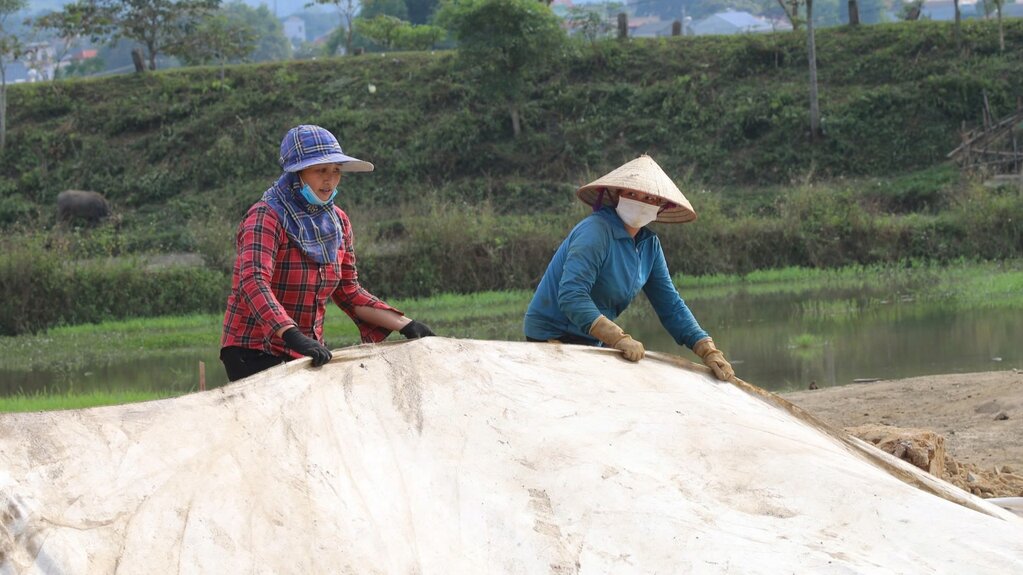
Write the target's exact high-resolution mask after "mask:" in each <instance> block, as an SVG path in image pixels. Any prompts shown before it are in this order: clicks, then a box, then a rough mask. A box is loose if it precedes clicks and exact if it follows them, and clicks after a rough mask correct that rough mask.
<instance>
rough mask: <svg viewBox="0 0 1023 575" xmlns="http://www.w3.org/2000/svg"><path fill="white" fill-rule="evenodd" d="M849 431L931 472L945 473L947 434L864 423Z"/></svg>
mask: <svg viewBox="0 0 1023 575" xmlns="http://www.w3.org/2000/svg"><path fill="white" fill-rule="evenodd" d="M846 431H848V432H849V433H851V434H853V435H855V436H856V437H859V438H860V439H862V440H864V441H867V442H869V443H873V444H874V445H875V446H877V448H878V449H880V450H882V451H885V452H887V453H891V454H892V455H894V456H895V457H898V458H899V459H902V460H905V461H908V462H910V463H912V464H913V465H915V466H917V467H919V468H920V469H923V470H924V471H926V472H928V473H930V474H931V475H934V476H936V477H941V476H942V475H943V474H944V472H945V438H944V437H942V436H941V435H938V434H937V433H934V432H933V431H931V430H928V429H908V428H899V427H892V426H890V425H861V426H859V427H854V428H850V429H847V430H846Z"/></svg>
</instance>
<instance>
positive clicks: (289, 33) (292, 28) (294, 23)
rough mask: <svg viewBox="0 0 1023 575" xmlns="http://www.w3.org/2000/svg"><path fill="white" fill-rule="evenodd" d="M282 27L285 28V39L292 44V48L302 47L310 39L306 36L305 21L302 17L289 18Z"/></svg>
mask: <svg viewBox="0 0 1023 575" xmlns="http://www.w3.org/2000/svg"><path fill="white" fill-rule="evenodd" d="M282 25H283V27H284V37H285V38H287V39H288V40H289V41H290V42H291V45H292V46H300V45H302V44H304V43H305V42H306V41H307V40H308V39H309V38H308V36H306V31H305V19H304V18H302V17H301V16H288V17H287V18H285V19H284V21H283V22H282Z"/></svg>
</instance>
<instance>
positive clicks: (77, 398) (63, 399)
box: [0, 391, 168, 413]
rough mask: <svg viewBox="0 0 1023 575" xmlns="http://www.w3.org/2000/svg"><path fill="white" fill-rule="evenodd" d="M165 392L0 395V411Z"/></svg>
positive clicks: (133, 399)
mask: <svg viewBox="0 0 1023 575" xmlns="http://www.w3.org/2000/svg"><path fill="white" fill-rule="evenodd" d="M165 397H168V395H167V394H161V393H156V392H149V391H116V392H105V391H93V392H89V393H64V394H44V393H38V394H32V395H21V394H19V395H14V396H10V397H0V413H10V412H24V411H52V410H55V409H84V408H87V407H99V406H101V405H121V404H124V403H138V402H140V401H151V400H154V399H163V398H165Z"/></svg>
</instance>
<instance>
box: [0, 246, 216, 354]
mask: <svg viewBox="0 0 1023 575" xmlns="http://www.w3.org/2000/svg"><path fill="white" fill-rule="evenodd" d="M66 254H67V250H66V248H65V249H62V248H61V246H59V245H54V244H52V243H51V244H50V245H47V243H46V242H45V241H44V238H42V237H31V238H30V239H29V241H27V242H26V241H25V239H24V238H21V241H19V242H18V243H13V242H8V245H6V246H4V250H3V253H2V254H0V290H2V291H3V293H4V294H5V297H4V298H3V300H2V301H0V335H17V334H20V333H32V332H36V331H39V330H43V329H46V328H48V327H51V326H54V325H59V324H77V323H91V322H98V321H102V320H104V319H117V318H127V317H146V316H158V315H173V314H183V313H189V312H194V311H207V312H212V311H215V310H218V309H221V308H222V307H223V304H224V301H225V298H226V296H227V293H226V291H227V288H228V285H229V284H228V280H227V277H226V276H225V275H224V274H223V272H218V271H213V270H209V269H205V268H197V267H189V266H169V267H159V268H155V267H154V268H151V267H147V266H145V265H143V264H144V262H143V261H141V260H137V259H131V258H128V259H124V258H113V259H111V258H98V259H93V260H79V261H77V262H73V261H69V260H68V258H67V257H66Z"/></svg>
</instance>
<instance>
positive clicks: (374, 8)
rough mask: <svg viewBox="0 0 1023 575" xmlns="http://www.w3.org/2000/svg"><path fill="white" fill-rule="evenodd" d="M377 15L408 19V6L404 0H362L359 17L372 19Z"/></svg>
mask: <svg viewBox="0 0 1023 575" xmlns="http://www.w3.org/2000/svg"><path fill="white" fill-rule="evenodd" d="M377 16H391V17H393V18H397V19H399V20H408V6H406V5H405V0H362V9H361V10H359V18H360V19H365V20H372V19H374V18H376V17H377Z"/></svg>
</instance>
